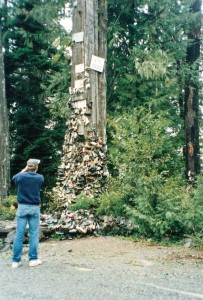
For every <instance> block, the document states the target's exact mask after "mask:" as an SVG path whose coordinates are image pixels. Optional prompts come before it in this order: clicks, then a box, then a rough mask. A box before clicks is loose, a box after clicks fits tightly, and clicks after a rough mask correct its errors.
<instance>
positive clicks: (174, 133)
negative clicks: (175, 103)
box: [97, 107, 203, 239]
mask: <svg viewBox="0 0 203 300" xmlns="http://www.w3.org/2000/svg"><path fill="white" fill-rule="evenodd" d="M110 126H111V132H110V133H111V143H110V145H109V160H110V166H111V173H112V179H111V180H110V186H109V191H108V193H107V194H105V195H102V196H101V197H100V199H99V207H98V209H97V212H98V213H99V214H109V215H123V216H125V217H127V218H130V219H131V220H132V222H133V223H134V225H137V234H138V235H140V236H145V237H153V238H156V239H162V238H163V237H173V238H174V237H176V238H180V237H182V236H183V235H186V234H187V235H188V234H193V233H194V224H195V223H194V211H195V204H194V203H195V201H194V200H193V199H192V198H191V196H190V194H189V193H188V192H187V187H186V184H185V179H184V161H183V157H182V155H181V154H180V150H179V149H180V148H181V139H180V132H179V131H180V128H176V127H175V124H173V122H172V121H169V120H168V119H167V115H165V114H164V113H156V112H155V113H152V112H151V109H150V108H149V109H147V108H144V107H141V108H137V109H134V110H133V111H131V113H130V114H123V115H122V116H120V117H119V118H118V119H117V120H116V119H113V120H111V121H110ZM169 129H170V130H169ZM202 187H203V184H202ZM202 189H203V188H202ZM199 224H200V223H199ZM196 228H197V227H196ZM198 230H200V227H199V228H198Z"/></svg>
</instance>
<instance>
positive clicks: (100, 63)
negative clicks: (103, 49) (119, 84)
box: [90, 55, 105, 72]
mask: <svg viewBox="0 0 203 300" xmlns="http://www.w3.org/2000/svg"><path fill="white" fill-rule="evenodd" d="M104 61H105V59H104V58H102V57H99V56H95V55H92V59H91V63H90V68H91V69H93V70H95V71H98V72H103V70H104Z"/></svg>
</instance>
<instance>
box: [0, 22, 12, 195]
mask: <svg viewBox="0 0 203 300" xmlns="http://www.w3.org/2000/svg"><path fill="white" fill-rule="evenodd" d="M9 159H10V157H9V125H8V111H7V102H6V94H5V74H4V61H3V47H2V28H1V22H0V198H1V199H3V198H5V197H6V196H8V192H9V182H10V181H9V178H10V161H9Z"/></svg>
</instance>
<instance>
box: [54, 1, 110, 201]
mask: <svg viewBox="0 0 203 300" xmlns="http://www.w3.org/2000/svg"><path fill="white" fill-rule="evenodd" d="M106 28H107V4H106V0H91V1H90V0H77V1H74V8H73V42H72V78H71V87H70V99H69V106H70V108H71V116H70V119H69V120H68V122H67V125H68V130H67V133H66V135H65V141H64V146H63V156H62V162H61V166H60V167H59V176H58V180H57V186H56V188H54V191H55V192H56V193H57V194H58V202H59V204H62V205H63V204H64V203H65V204H66V205H68V203H71V202H73V201H75V198H76V196H77V195H79V194H80V193H81V192H84V193H85V194H87V195H88V196H89V197H91V198H93V197H95V196H97V195H99V194H100V193H101V192H102V191H104V190H105V189H106V186H107V175H108V171H107V167H106V150H107V149H106V68H105V63H104V68H103V70H102V67H101V66H102V64H101V62H103V61H104V62H105V61H106V52H107V50H106V47H107V37H106ZM93 57H94V58H95V57H96V59H97V60H96V62H95V64H94V66H93V65H91V61H92V58H93Z"/></svg>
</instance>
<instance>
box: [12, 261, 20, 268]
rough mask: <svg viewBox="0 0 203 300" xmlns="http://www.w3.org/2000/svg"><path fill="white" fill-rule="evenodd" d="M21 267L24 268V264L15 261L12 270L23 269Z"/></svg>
mask: <svg viewBox="0 0 203 300" xmlns="http://www.w3.org/2000/svg"><path fill="white" fill-rule="evenodd" d="M21 266H22V263H21V262H20V261H19V262H15V261H13V262H12V265H11V268H13V269H16V268H18V267H21Z"/></svg>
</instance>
